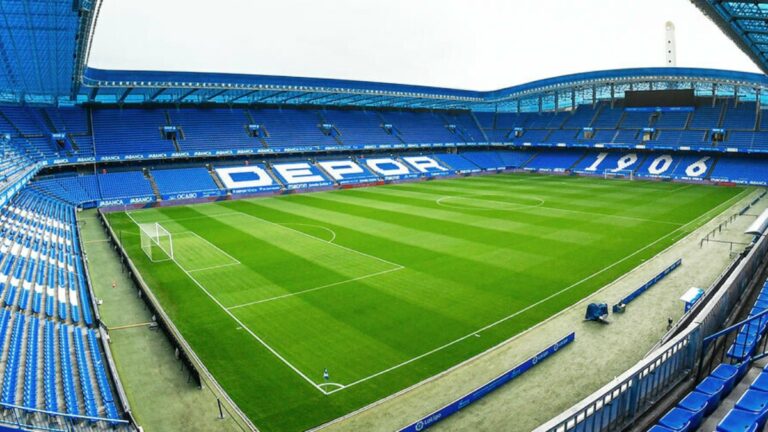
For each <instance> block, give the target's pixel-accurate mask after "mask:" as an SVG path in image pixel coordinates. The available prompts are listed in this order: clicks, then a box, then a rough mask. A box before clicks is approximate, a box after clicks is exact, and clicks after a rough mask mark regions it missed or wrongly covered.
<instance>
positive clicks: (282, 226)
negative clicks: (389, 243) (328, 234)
mask: <svg viewBox="0 0 768 432" xmlns="http://www.w3.org/2000/svg"><path fill="white" fill-rule="evenodd" d="M237 213H239V214H242V215H243V216H247V217H249V218H253V219H256V220H258V221H262V222H264V223H267V224H270V225H275V226H278V227H280V228H283V229H287V230H290V231H293V232H295V233H298V234H301V235H303V236H304V237H309V238H311V239H315V240H318V241H321V242H324V243H328V244H330V245H333V246H336V247H338V248H341V249H344V250H346V251H348V252H353V253H356V254H358V255H362V256H364V257H368V258H371V259H375V260H378V261H381V262H383V263H387V264H389V265H391V266H394V267H404V266H402V265H400V264H397V263H394V262H392V261H388V260H385V259H384V258H379V257H377V256H373V255H370V254H367V253H365V252H360V251H359V250H355V249H352V248H348V247H346V246H342V245H340V244H338V243H331V242H329V241H326V240H323V239H321V238H318V237H315V236H313V235H309V234H307V233H305V232H302V231H299V230H296V229H293V228H290V227H287V226H284V225H280V224H279V223H276V222H272V221H268V220H266V219H262V218H260V217H258V216H254V215H252V214H249V213H243V212H237Z"/></svg>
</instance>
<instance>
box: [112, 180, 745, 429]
mask: <svg viewBox="0 0 768 432" xmlns="http://www.w3.org/2000/svg"><path fill="white" fill-rule="evenodd" d="M746 192H747V191H746V190H745V189H744V188H738V187H730V188H729V187H714V186H703V185H690V184H680V183H667V182H642V181H618V180H602V179H597V178H585V177H564V176H537V175H524V174H502V175H493V176H477V177H468V178H461V179H448V180H434V181H428V182H415V183H403V184H393V185H387V186H378V187H369V188H359V189H349V190H336V191H329V192H317V193H306V194H294V195H282V196H274V197H267V198H257V199H248V200H237V201H222V202H218V203H209V204H198V205H191V206H179V207H168V208H157V209H150V210H139V211H133V212H130V213H128V214H126V213H122V212H118V213H112V214H110V215H109V220H110V223H111V224H112V226H113V228H114V230H115V232H116V233H118V234H119V235H120V237H121V238H122V240H123V242H124V243H125V248H126V249H127V251H128V253H129V254H130V256H131V257H132V259H133V261H134V263H135V264H136V265H137V267H138V268H139V270H140V271H141V274H142V276H143V277H144V279H145V281H146V282H147V284H148V285H149V286H150V288H151V289H152V290H153V292H154V293H155V295H156V296H157V297H158V299H159V300H160V302H161V303H162V305H163V308H164V309H165V311H166V312H167V313H168V314H169V315H170V317H171V319H172V320H173V321H174V323H175V324H176V326H177V327H178V329H179V330H180V331H181V333H182V334H183V336H184V337H185V338H186V340H187V341H188V342H189V343H190V345H191V346H192V348H193V349H194V350H195V351H196V353H197V354H198V355H199V357H200V358H201V359H202V361H203V362H204V363H205V364H206V366H207V367H208V369H209V370H210V371H211V372H212V374H213V375H214V377H215V378H216V379H217V380H218V381H219V383H220V384H221V385H222V387H223V388H224V389H225V390H226V391H227V392H228V394H229V395H230V396H231V398H232V399H233V400H234V401H235V402H236V403H237V404H238V405H239V407H240V408H241V409H242V410H243V411H244V412H245V413H246V414H247V415H248V416H249V417H250V418H251V420H252V421H253V422H254V423H255V424H256V425H257V426H258V427H259V428H261V429H262V430H281V431H282V430H302V429H306V428H309V427H312V426H316V425H319V424H321V423H324V422H326V421H329V420H332V419H334V418H336V417H339V416H341V415H343V414H346V413H349V412H350V411H353V410H354V409H357V408H360V407H362V406H365V405H367V404H369V403H371V402H374V401H376V400H378V399H381V398H383V397H385V396H387V395H390V394H392V393H394V392H396V391H398V390H401V389H403V388H405V387H408V386H410V385H413V384H415V383H418V382H419V381H421V380H424V379H426V378H429V377H430V376H433V375H435V374H437V373H439V372H441V371H444V370H446V369H448V368H449V367H451V366H454V365H456V364H458V363H460V362H462V361H463V360H466V359H468V358H470V357H472V356H474V355H476V354H478V353H481V352H482V351H484V350H487V349H488V348H490V347H493V346H494V345H497V344H499V343H500V342H503V341H504V340H506V339H508V338H510V337H512V336H514V335H516V334H518V333H520V332H521V331H524V330H525V329H527V328H530V327H531V326H533V325H535V324H537V323H539V322H541V321H543V320H545V319H546V318H548V317H550V316H552V315H553V314H555V313H557V312H559V311H561V310H563V309H564V308H567V307H568V306H570V305H572V304H574V303H575V302H577V301H578V300H580V299H582V298H584V297H585V296H587V295H589V294H590V293H592V292H594V291H596V290H598V289H599V288H601V287H602V286H604V285H606V284H607V283H609V282H611V281H612V280H614V279H616V278H617V277H619V276H621V275H622V274H624V273H626V272H627V271H629V270H630V269H632V268H634V267H636V266H637V265H639V264H640V263H641V262H642V261H643V260H646V259H648V258H650V257H651V256H653V255H655V254H657V253H659V252H660V251H662V250H663V249H665V248H667V247H668V246H670V245H671V244H673V243H674V242H676V241H677V240H679V239H680V238H682V237H684V236H685V235H686V234H688V233H689V232H691V231H693V230H694V229H696V228H697V227H698V226H700V225H701V224H703V223H705V222H706V221H708V220H709V219H711V218H712V217H714V216H715V215H717V214H718V213H720V212H722V211H724V210H725V209H726V208H727V207H728V206H730V205H732V204H733V203H734V202H735V201H736V200H737V199H738V198H739V197H740V196H743V193H746ZM155 222H157V223H160V224H161V225H162V227H164V228H165V229H167V230H168V231H169V232H170V233H171V234H172V238H173V258H174V259H173V260H166V261H162V262H152V261H150V260H149V259H148V257H147V255H145V253H144V252H143V250H142V248H141V245H140V236H139V228H138V227H137V224H152V223H155ZM549 342H552V341H542V347H543V346H544V345H545V344H547V343H549ZM325 369H327V370H328V373H329V377H328V379H327V380H326V379H324V377H323V372H324V370H325ZM456 396H459V395H456ZM407 420H409V419H404V422H407Z"/></svg>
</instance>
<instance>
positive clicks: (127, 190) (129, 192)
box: [97, 171, 154, 199]
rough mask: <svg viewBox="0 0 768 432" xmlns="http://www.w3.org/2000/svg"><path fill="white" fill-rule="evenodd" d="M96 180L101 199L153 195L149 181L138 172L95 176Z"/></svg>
mask: <svg viewBox="0 0 768 432" xmlns="http://www.w3.org/2000/svg"><path fill="white" fill-rule="evenodd" d="M97 178H98V184H99V194H100V195H101V197H102V198H103V199H112V198H124V197H130V196H150V195H151V196H153V195H154V192H153V191H152V185H151V184H150V183H149V180H148V179H147V178H146V177H145V176H144V174H143V173H142V172H139V171H125V172H115V173H108V174H106V173H105V174H97Z"/></svg>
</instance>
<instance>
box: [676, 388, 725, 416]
mask: <svg viewBox="0 0 768 432" xmlns="http://www.w3.org/2000/svg"><path fill="white" fill-rule="evenodd" d="M677 406H679V407H680V408H682V409H685V410H688V411H690V412H693V413H697V414H700V415H701V417H703V416H705V415H709V414H711V413H712V412H714V410H715V408H717V403H712V399H711V395H706V394H704V393H701V392H697V391H692V392H690V393H688V394H687V395H686V396H685V397H684V398H683V399H682V400H681V401H680V402H679V403H678V404H677Z"/></svg>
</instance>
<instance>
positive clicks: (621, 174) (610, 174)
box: [603, 169, 635, 180]
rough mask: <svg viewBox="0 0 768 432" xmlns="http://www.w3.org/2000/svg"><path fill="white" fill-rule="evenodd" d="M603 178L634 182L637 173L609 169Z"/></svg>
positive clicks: (605, 171)
mask: <svg viewBox="0 0 768 432" xmlns="http://www.w3.org/2000/svg"><path fill="white" fill-rule="evenodd" d="M603 178H606V179H609V178H626V179H629V180H634V179H635V172H634V171H632V170H622V169H620V170H617V169H607V170H604V171H603Z"/></svg>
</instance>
